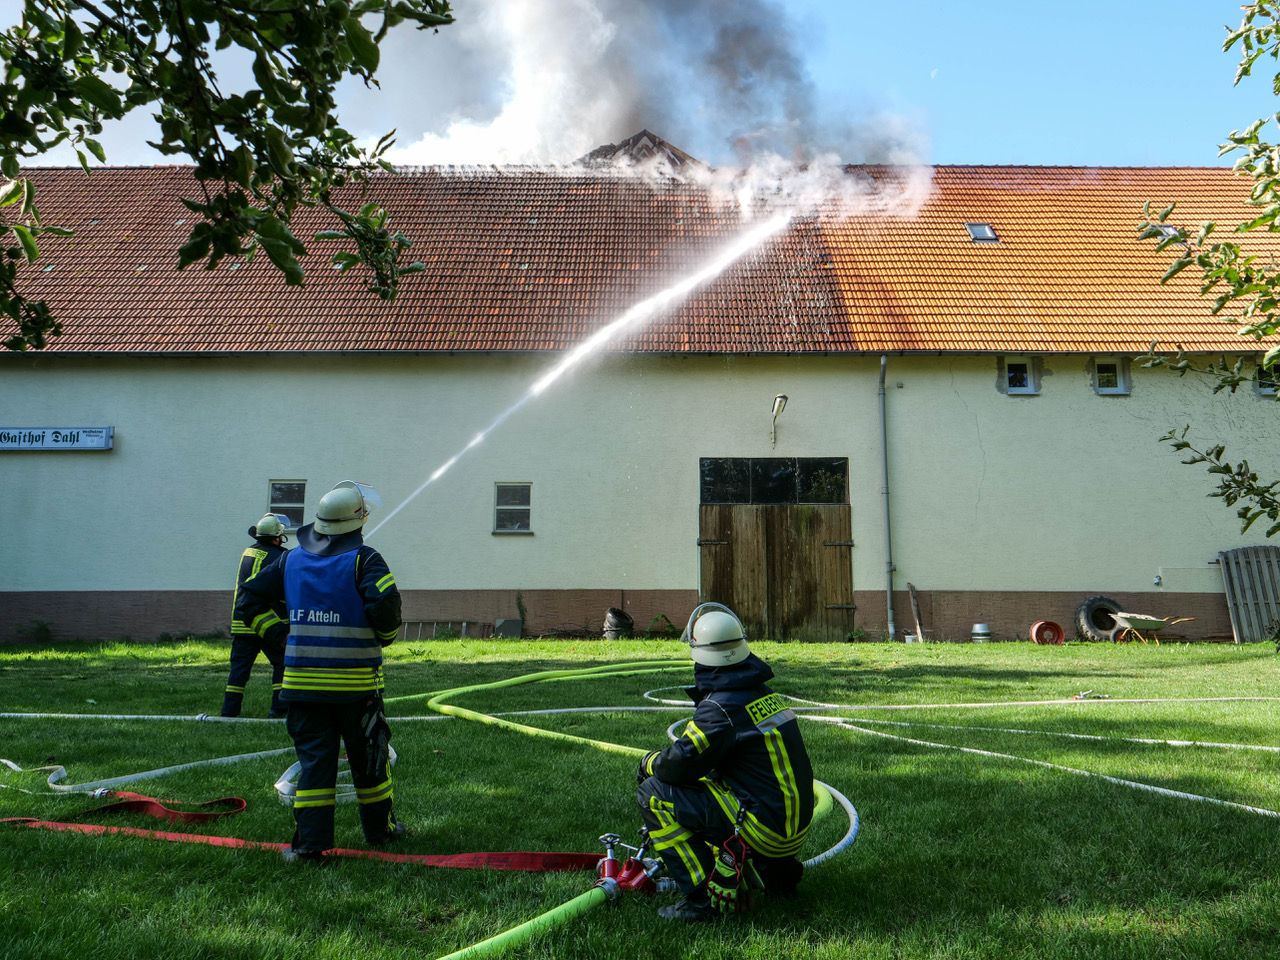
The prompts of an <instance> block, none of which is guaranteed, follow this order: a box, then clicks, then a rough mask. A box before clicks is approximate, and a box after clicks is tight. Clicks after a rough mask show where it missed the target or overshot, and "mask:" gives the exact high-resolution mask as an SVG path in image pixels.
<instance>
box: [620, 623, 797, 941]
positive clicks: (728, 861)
mask: <svg viewBox="0 0 1280 960" xmlns="http://www.w3.org/2000/svg"><path fill="white" fill-rule="evenodd" d="M682 639H683V640H685V642H686V643H688V644H689V653H690V656H691V657H692V658H693V661H694V670H693V676H694V684H695V685H694V686H693V687H691V688H689V690H688V693H689V695H690V697H691V698H692V699H693V702H694V704H695V711H694V715H693V719H692V720H691V721H690V722H689V723H688V724H687V725H686V726H685V730H684V733H683V735H682V736H681V737H680V739H679V740H677V741H675V743H673V744H671V745H670V746H669V747H667V748H666V749H665V750H661V751H654V752H652V753H648V754H646V755H645V757H644V759H643V760H641V762H640V767H639V769H638V770H637V771H636V779H637V781H638V782H639V784H640V789H639V793H638V796H637V802H638V803H639V805H640V814H641V817H642V818H643V819H644V823H645V826H646V828H648V831H649V836H650V838H651V839H652V840H653V845H654V850H655V851H656V853H657V854H658V856H659V857H660V858H661V859H662V862H663V864H664V866H665V867H666V870H667V873H668V875H670V876H671V878H672V879H673V880H675V882H676V886H677V887H679V889H680V892H681V894H683V896H682V898H681V899H680V901H679V902H678V903H675V904H673V905H670V906H664V907H661V908H659V910H658V913H659V915H660V916H662V917H664V918H666V919H669V920H683V921H690V922H692V921H700V920H709V919H712V918H713V917H716V916H718V915H719V914H721V913H734V912H737V911H739V910H741V909H745V907H746V900H747V894H748V892H749V891H750V890H751V889H753V888H763V890H765V891H768V892H770V893H773V894H777V895H781V896H790V895H791V894H793V893H794V892H795V889H796V885H797V884H798V883H799V882H800V876H801V873H802V872H803V870H804V868H803V866H802V865H801V863H800V861H799V860H798V859H797V857H796V853H797V852H798V851H799V850H800V845H801V844H802V843H803V842H804V837H805V833H806V832H807V831H808V829H809V821H810V820H812V819H813V769H812V767H811V766H810V764H809V755H808V753H807V752H806V751H805V747H804V741H803V740H802V739H801V737H800V730H799V724H798V723H797V722H796V717H795V714H794V713H793V712H792V711H791V710H789V709H788V708H787V707H786V705H785V702H784V701H783V699H782V697H780V696H778V695H777V694H776V693H774V692H773V691H772V690H770V689H769V687H767V686H765V683H766V681H768V680H769V679H770V678H772V677H773V670H772V669H771V668H770V667H769V665H768V664H766V663H765V662H764V661H763V660H761V659H760V658H759V657H757V656H756V655H755V654H753V653H751V651H750V650H749V649H748V647H747V638H746V633H745V631H744V630H743V626H742V621H740V620H739V619H738V617H737V616H736V615H735V614H734V613H733V611H732V610H730V609H729V608H728V607H725V606H722V605H720V604H718V603H704V604H702V605H701V606H700V607H698V608H697V609H696V610H694V611H693V615H692V616H691V617H690V618H689V625H688V626H687V627H686V628H685V632H684V636H683V638H682ZM714 848H719V850H718V852H716V850H715V849H714Z"/></svg>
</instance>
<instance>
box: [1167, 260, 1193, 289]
mask: <svg viewBox="0 0 1280 960" xmlns="http://www.w3.org/2000/svg"><path fill="white" fill-rule="evenodd" d="M1193 262H1194V261H1193V259H1192V258H1191V257H1179V258H1178V259H1177V260H1175V261H1173V263H1171V264H1169V269H1168V270H1166V271H1165V272H1164V276H1163V277H1161V278H1160V282H1161V283H1168V282H1169V281H1170V280H1172V279H1173V278H1174V277H1176V276H1177V275H1178V274H1180V273H1181V272H1182V271H1183V270H1185V269H1186V268H1187V267H1189V266H1191V264H1192V263H1193Z"/></svg>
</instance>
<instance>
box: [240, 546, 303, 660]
mask: <svg viewBox="0 0 1280 960" xmlns="http://www.w3.org/2000/svg"><path fill="white" fill-rule="evenodd" d="M288 552H289V551H287V550H286V549H285V548H284V547H277V546H276V545H275V544H272V543H263V542H262V541H260V540H254V542H253V546H250V547H245V549H244V553H242V554H240V569H239V570H237V571H236V592H235V594H234V595H233V596H232V598H231V609H232V614H231V637H232V639H234V638H235V637H237V636H249V637H253V636H257V635H256V634H255V633H254V632H253V628H252V627H250V626H249V625H248V624H247V623H245V622H244V621H243V620H240V619H239V618H237V617H236V615H235V612H234V611H235V608H236V604H238V603H239V602H240V587H241V586H242V585H243V584H244V582H245V581H246V580H251V579H253V578H254V577H256V576H257V575H258V572H259V571H260V570H261V569H262V568H263V567H269V566H271V564H273V563H275V562H276V561H277V560H279V559H280V557H281V556H283V555H284V554H286V553H288ZM285 609H286V608H285V605H284V601H283V600H281V601H280V602H279V603H278V604H276V612H277V613H278V614H279V615H280V616H282V617H284V616H287V615H288V614H287V613H286V612H285Z"/></svg>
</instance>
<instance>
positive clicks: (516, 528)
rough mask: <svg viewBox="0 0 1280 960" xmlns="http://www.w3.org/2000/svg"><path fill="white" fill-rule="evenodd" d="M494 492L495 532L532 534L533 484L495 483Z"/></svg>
mask: <svg viewBox="0 0 1280 960" xmlns="http://www.w3.org/2000/svg"><path fill="white" fill-rule="evenodd" d="M493 491H494V497H493V499H494V506H493V532H494V533H532V532H533V528H532V524H531V517H530V514H531V513H532V510H533V507H532V501H533V497H532V494H533V484H531V483H495V484H494V485H493Z"/></svg>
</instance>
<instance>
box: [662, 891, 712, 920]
mask: <svg viewBox="0 0 1280 960" xmlns="http://www.w3.org/2000/svg"><path fill="white" fill-rule="evenodd" d="M658 916H660V917H661V918H662V919H663V920H681V921H683V922H685V923H706V922H707V921H708V920H714V919H716V917H718V916H720V914H718V913H717V912H716V908H715V907H713V906H712V905H711V900H710V899H709V898H708V897H707V895H706V893H703V894H702V895H701V897H700V898H698V897H692V896H686V897H681V898H680V900H679V901H678V902H677V903H673V904H670V905H669V906H666V907H659V908H658Z"/></svg>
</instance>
